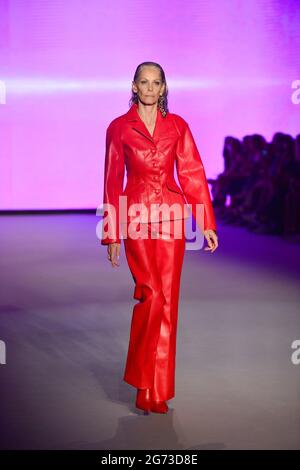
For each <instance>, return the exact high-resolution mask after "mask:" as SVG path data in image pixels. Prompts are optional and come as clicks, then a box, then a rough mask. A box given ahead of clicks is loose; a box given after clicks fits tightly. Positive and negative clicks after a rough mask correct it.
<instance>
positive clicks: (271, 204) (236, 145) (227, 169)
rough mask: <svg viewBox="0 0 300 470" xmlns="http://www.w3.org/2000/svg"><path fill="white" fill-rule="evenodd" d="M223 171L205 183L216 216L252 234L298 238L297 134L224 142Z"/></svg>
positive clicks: (299, 141) (299, 156) (299, 171)
mask: <svg viewBox="0 0 300 470" xmlns="http://www.w3.org/2000/svg"><path fill="white" fill-rule="evenodd" d="M223 157H224V171H223V172H222V173H221V174H219V175H218V177H217V178H216V179H208V182H209V183H211V185H212V186H211V188H212V198H213V205H214V209H215V212H216V216H217V217H218V218H220V219H221V220H222V221H223V222H225V223H229V224H234V225H241V226H246V227H247V228H248V229H249V230H251V231H254V232H256V233H266V234H277V235H281V236H294V235H296V236H298V235H299V234H300V134H299V135H297V137H296V138H295V139H294V138H293V137H292V136H290V135H289V134H284V133H282V132H277V133H276V134H274V136H273V139H272V141H271V142H270V143H268V142H267V141H266V140H265V138H264V137H263V136H261V135H259V134H254V135H247V136H245V137H244V138H243V140H242V141H240V140H238V139H236V138H234V137H231V136H228V137H226V138H225V142H224V149H223Z"/></svg>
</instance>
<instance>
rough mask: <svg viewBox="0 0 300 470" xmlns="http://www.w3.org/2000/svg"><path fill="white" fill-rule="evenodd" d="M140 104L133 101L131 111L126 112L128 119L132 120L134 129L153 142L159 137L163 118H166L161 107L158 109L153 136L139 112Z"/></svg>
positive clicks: (131, 123)
mask: <svg viewBox="0 0 300 470" xmlns="http://www.w3.org/2000/svg"><path fill="white" fill-rule="evenodd" d="M137 107H138V105H137V104H136V103H133V104H132V106H131V107H130V109H129V111H128V112H127V113H126V116H127V120H128V121H129V122H130V125H131V127H132V129H133V130H134V131H136V132H139V133H140V134H142V135H143V136H144V137H146V139H149V140H150V141H151V142H154V140H156V139H158V138H159V135H160V133H161V124H162V120H163V119H165V118H163V117H162V114H161V112H160V110H159V109H157V117H156V123H155V128H154V132H153V137H152V136H151V134H150V132H149V131H148V129H147V127H146V125H145V123H144V121H143V120H142V119H141V117H140V115H139V114H138V112H137Z"/></svg>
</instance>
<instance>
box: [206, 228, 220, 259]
mask: <svg viewBox="0 0 300 470" xmlns="http://www.w3.org/2000/svg"><path fill="white" fill-rule="evenodd" d="M204 236H205V238H206V240H207V243H208V246H207V247H206V248H204V251H208V250H209V251H211V253H213V252H214V251H215V250H216V249H217V248H218V236H217V234H216V232H215V231H214V230H210V229H209V230H204Z"/></svg>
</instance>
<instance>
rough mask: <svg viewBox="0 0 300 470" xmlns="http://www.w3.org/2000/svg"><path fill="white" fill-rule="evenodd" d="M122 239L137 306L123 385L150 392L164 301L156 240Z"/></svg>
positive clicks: (132, 321)
mask: <svg viewBox="0 0 300 470" xmlns="http://www.w3.org/2000/svg"><path fill="white" fill-rule="evenodd" d="M146 226H147V227H146V228H147V232H148V238H146V239H142V238H139V239H136V240H134V239H132V238H129V237H128V238H125V239H124V246H125V254H126V258H127V261H128V266H129V269H130V271H131V274H132V276H133V279H134V281H135V283H136V286H135V293H134V297H135V298H139V299H140V302H139V303H137V304H136V305H135V306H134V308H133V313H132V320H131V328H130V338H129V346H128V353H127V361H126V366H125V372H124V380H125V382H127V383H129V384H131V385H133V386H134V387H137V388H152V386H153V379H154V367H155V354H156V348H157V343H158V339H159V335H160V327H161V318H162V312H163V306H164V303H165V298H164V295H163V290H162V283H161V275H160V272H159V271H158V269H157V264H156V262H157V253H156V244H157V241H158V240H156V239H151V235H150V228H149V227H150V225H148V224H146ZM160 256H161V254H160Z"/></svg>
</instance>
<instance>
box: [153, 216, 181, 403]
mask: <svg viewBox="0 0 300 470" xmlns="http://www.w3.org/2000/svg"><path fill="white" fill-rule="evenodd" d="M168 224H170V231H169V232H170V236H169V239H164V238H163V236H164V235H165V236H166V235H167V234H168ZM175 231H177V233H178V235H177V236H180V233H182V235H181V237H180V238H179V239H176V238H175V233H176V232H175ZM184 253H185V237H184V220H175V221H167V222H161V224H160V230H159V238H158V240H157V246H156V254H157V259H156V262H157V266H158V270H159V275H160V279H161V282H162V289H163V293H164V297H165V299H166V302H165V303H164V305H163V309H162V316H161V329H160V336H159V340H158V345H157V349H156V362H155V373H154V386H153V391H152V396H153V399H154V400H159V401H163V400H170V399H171V398H173V397H174V396H175V363H176V361H175V358H176V332H177V319H178V303H179V291H180V277H181V271H182V264H183V259H184Z"/></svg>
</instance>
